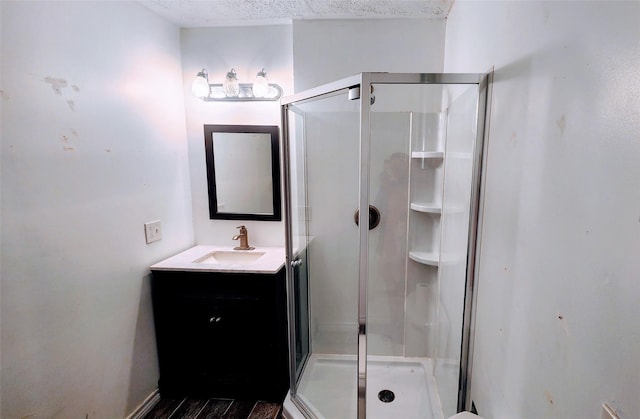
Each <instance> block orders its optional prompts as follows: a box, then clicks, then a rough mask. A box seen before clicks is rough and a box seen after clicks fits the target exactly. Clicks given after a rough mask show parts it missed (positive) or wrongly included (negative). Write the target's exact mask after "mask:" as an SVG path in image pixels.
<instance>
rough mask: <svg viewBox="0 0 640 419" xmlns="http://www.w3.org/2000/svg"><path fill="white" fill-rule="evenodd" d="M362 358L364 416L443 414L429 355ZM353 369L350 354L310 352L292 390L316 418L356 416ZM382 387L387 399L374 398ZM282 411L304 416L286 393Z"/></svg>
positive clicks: (437, 417)
mask: <svg viewBox="0 0 640 419" xmlns="http://www.w3.org/2000/svg"><path fill="white" fill-rule="evenodd" d="M367 359H368V363H367V419H400V418H402V419H442V418H443V413H442V407H441V405H440V398H439V397H438V391H437V388H436V382H435V379H434V377H433V375H432V373H431V372H432V371H433V368H432V364H431V360H430V359H428V358H403V357H384V356H369V357H368V358H367ZM356 375H357V373H356V357H355V356H352V355H326V354H320V355H315V354H314V355H312V356H311V357H310V358H309V360H308V363H307V366H306V368H305V372H304V374H303V376H302V379H301V380H300V384H299V385H298V396H299V397H300V398H301V399H303V400H304V401H305V402H306V405H307V406H309V407H310V408H311V410H312V412H313V413H314V414H315V415H316V416H317V417H318V418H325V419H347V418H356V417H357V413H356V409H357V398H356V394H357V385H356ZM384 390H389V391H391V392H393V396H394V397H393V401H390V402H384V401H382V400H380V398H379V397H378V395H379V393H380V392H381V391H384ZM383 395H388V393H383ZM382 398H383V399H385V397H382ZM388 398H389V397H387V398H386V399H387V400H388ZM284 416H285V418H287V419H298V418H304V416H303V415H302V414H301V413H300V412H299V410H298V409H297V408H296V406H295V405H294V404H293V402H292V401H291V399H290V397H289V395H287V399H286V400H285V404H284Z"/></svg>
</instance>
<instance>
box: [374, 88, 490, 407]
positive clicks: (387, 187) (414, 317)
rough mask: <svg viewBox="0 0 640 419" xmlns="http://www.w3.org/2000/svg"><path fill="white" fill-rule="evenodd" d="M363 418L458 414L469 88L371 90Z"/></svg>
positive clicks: (472, 124)
mask: <svg viewBox="0 0 640 419" xmlns="http://www.w3.org/2000/svg"><path fill="white" fill-rule="evenodd" d="M372 87H373V89H372V92H373V93H372V94H373V96H374V100H372V104H371V107H370V157H369V174H368V177H369V196H370V200H371V203H372V205H374V206H376V207H377V208H378V209H379V211H380V213H381V222H380V224H379V226H378V227H376V228H375V229H372V230H371V231H370V232H369V236H368V246H369V249H368V255H369V276H368V280H367V282H368V283H367V382H366V387H367V397H366V400H367V403H366V404H367V408H366V413H367V414H366V417H367V418H373V419H376V418H380V419H382V418H394V417H402V418H403V419H439V418H443V417H445V418H446V417H449V416H451V415H453V414H455V413H456V412H457V407H458V404H457V403H458V394H459V391H458V390H459V388H458V387H459V381H458V379H459V373H460V367H461V364H460V359H461V347H462V335H463V313H464V308H465V290H466V284H467V249H468V247H467V245H468V237H469V219H470V218H469V217H470V206H471V189H472V184H473V176H472V172H473V152H474V150H475V148H474V145H475V142H476V131H477V121H478V119H477V114H478V97H479V96H478V85H477V84H462V85H455V84H426V83H425V84H419V83H406V84H403V83H388V84H385V83H373V84H372Z"/></svg>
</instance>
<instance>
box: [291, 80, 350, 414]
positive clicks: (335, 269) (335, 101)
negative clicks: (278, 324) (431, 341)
mask: <svg viewBox="0 0 640 419" xmlns="http://www.w3.org/2000/svg"><path fill="white" fill-rule="evenodd" d="M359 121H360V113H359V103H358V101H357V100H350V99H349V97H348V89H344V90H342V91H339V92H336V93H332V94H330V95H325V96H320V97H318V98H314V99H313V100H308V101H304V102H301V103H293V104H291V105H289V106H288V110H287V124H288V136H289V141H288V144H289V147H290V148H289V150H288V153H289V156H290V159H289V160H290V162H291V163H290V166H289V173H290V179H291V180H290V181H291V183H292V185H291V188H290V190H291V196H290V203H291V205H290V208H289V211H290V216H291V220H292V223H291V242H292V247H293V253H294V255H296V256H295V259H294V260H293V265H294V266H293V268H294V269H293V271H294V276H293V278H294V281H293V291H294V295H295V300H296V304H295V325H294V328H295V331H296V333H295V335H296V339H295V340H296V342H295V346H296V371H297V375H298V374H299V375H298V376H297V377H296V381H297V385H296V388H295V389H292V390H293V391H292V393H293V392H295V396H294V397H293V400H294V402H295V401H296V400H298V403H297V405H298V406H299V407H301V410H303V411H306V412H307V413H311V414H313V415H315V416H316V417H320V418H321V417H326V418H345V419H346V418H355V417H356V402H357V388H356V382H357V364H356V353H357V339H356V338H357V305H354V301H356V300H357V298H358V295H357V292H358V264H357V260H358V257H359V246H358V227H357V226H356V224H355V223H354V212H355V211H356V209H357V208H358V187H359V176H358V160H359V157H358V156H359V129H360V122H359ZM290 320H291V317H290ZM305 352H306V353H305ZM303 369H304V373H302V374H300V372H301V371H302V370H303ZM300 401H302V403H299V402H300Z"/></svg>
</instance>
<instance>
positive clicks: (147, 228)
mask: <svg viewBox="0 0 640 419" xmlns="http://www.w3.org/2000/svg"><path fill="white" fill-rule="evenodd" d="M144 236H145V238H146V239H147V244H149V243H153V242H157V241H158V240H160V239H162V230H161V229H160V220H156V221H150V222H148V223H144Z"/></svg>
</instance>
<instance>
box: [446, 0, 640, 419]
mask: <svg viewBox="0 0 640 419" xmlns="http://www.w3.org/2000/svg"><path fill="white" fill-rule="evenodd" d="M639 19H640V3H638V2H632V1H627V2H625V1H622V2H598V1H595V2H556V1H553V2H543V1H540V2H485V1H473V2H472V1H456V3H455V4H454V6H453V9H452V11H451V14H450V16H449V18H448V20H447V36H446V53H445V71H448V72H456V71H458V72H463V71H464V72H467V71H474V72H484V71H487V70H488V69H490V68H491V67H492V66H494V67H495V83H494V85H493V101H492V106H491V119H490V123H489V124H490V126H489V138H488V141H489V149H488V164H487V166H486V167H487V178H486V195H485V204H484V223H483V226H482V240H481V243H480V245H481V255H480V277H479V282H478V287H479V289H478V305H477V321H476V333H475V346H474V356H473V377H472V391H471V396H472V398H473V400H474V401H475V404H476V406H477V408H478V410H479V412H480V414H482V415H483V416H485V417H491V418H495V419H500V418H513V417H519V418H543V417H544V418H595V417H600V416H599V415H600V405H601V404H602V403H603V402H608V403H609V404H611V405H612V406H613V407H614V408H615V409H616V410H617V411H618V413H619V414H620V417H622V418H637V417H640V399H639V398H638V388H640V358H639V357H638V354H640V328H639V327H638V324H637V319H639V318H640V305H638V303H637V302H638V300H640V277H639V274H638V272H639V271H638V263H637V260H638V251H639V250H640V218H639V217H640V195H639V194H638V190H640V165H638V162H639V161H640V141H639V137H638V133H639V132H640V101H638V97H640V73H639V72H638V69H639V68H640V43H639V42H638V40H639V39H640V25H638V22H639Z"/></svg>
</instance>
